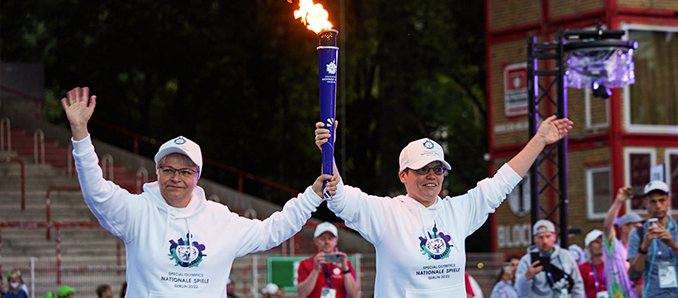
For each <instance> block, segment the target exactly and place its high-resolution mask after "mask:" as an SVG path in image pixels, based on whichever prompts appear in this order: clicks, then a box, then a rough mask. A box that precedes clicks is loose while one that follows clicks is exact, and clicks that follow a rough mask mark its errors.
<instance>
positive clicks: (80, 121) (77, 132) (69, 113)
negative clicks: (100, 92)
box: [61, 87, 97, 141]
mask: <svg viewBox="0 0 678 298" xmlns="http://www.w3.org/2000/svg"><path fill="white" fill-rule="evenodd" d="M96 99H97V97H96V96H95V95H92V96H91V97H90V96H89V87H83V88H80V87H76V88H73V90H71V91H68V93H66V97H64V98H62V99H61V106H63V108H64V111H65V112H66V117H68V122H70V123H71V133H72V134H73V139H74V140H76V141H79V140H82V139H84V138H85V137H87V122H88V121H89V119H90V118H91V117H92V113H94V107H96V105H97V101H96Z"/></svg>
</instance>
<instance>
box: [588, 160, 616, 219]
mask: <svg viewBox="0 0 678 298" xmlns="http://www.w3.org/2000/svg"><path fill="white" fill-rule="evenodd" d="M610 183H611V179H610V167H600V168H590V169H586V204H587V215H588V218H589V219H604V218H605V214H607V210H608V209H610V206H611V205H612V191H611V189H612V186H611V184H610Z"/></svg>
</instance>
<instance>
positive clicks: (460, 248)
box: [328, 165, 521, 298]
mask: <svg viewBox="0 0 678 298" xmlns="http://www.w3.org/2000/svg"><path fill="white" fill-rule="evenodd" d="M520 180H521V177H520V176H518V174H516V173H515V171H513V169H511V167H509V166H508V165H504V166H503V167H502V168H501V169H499V171H498V172H497V174H496V175H495V176H494V177H493V178H487V179H484V180H482V181H480V182H478V186H476V187H475V188H473V189H471V190H469V191H468V192H467V193H466V194H463V195H460V196H456V197H453V198H451V197H446V198H444V199H440V198H437V199H436V202H435V203H434V204H433V205H431V206H430V207H428V208H426V207H424V205H422V204H421V203H419V202H417V201H415V200H414V199H412V198H410V197H408V196H404V195H401V196H398V197H395V198H389V197H376V196H370V195H367V194H365V193H363V192H362V191H360V189H357V188H354V187H350V186H344V185H343V184H342V183H340V184H339V187H338V189H337V195H335V196H334V199H333V200H331V201H329V202H328V207H329V208H330V210H332V211H333V212H334V213H336V214H337V216H339V217H341V218H342V219H343V220H344V221H346V225H347V226H348V227H350V228H351V229H354V230H356V231H358V232H360V234H361V235H362V236H363V237H364V238H365V239H366V240H367V241H369V242H370V243H372V244H373V245H374V247H375V248H376V252H377V276H376V283H375V293H374V297H377V298H379V297H388V298H393V297H408V298H409V297H417V298H429V297H430V298H434V297H435V298H440V297H466V293H465V291H464V271H465V266H466V251H465V243H464V242H465V239H466V237H467V236H468V235H471V234H472V233H473V232H475V230H477V229H478V228H480V226H482V224H483V223H484V222H485V220H487V216H488V213H492V212H494V210H495V208H497V207H499V205H500V204H501V202H502V201H503V200H504V199H505V198H506V195H507V194H508V193H510V192H511V190H512V189H513V187H515V186H516V185H517V184H518V183H519V182H520Z"/></svg>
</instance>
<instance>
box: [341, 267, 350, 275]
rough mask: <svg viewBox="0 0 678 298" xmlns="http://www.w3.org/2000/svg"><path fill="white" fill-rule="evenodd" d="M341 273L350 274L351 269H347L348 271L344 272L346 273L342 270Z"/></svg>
mask: <svg viewBox="0 0 678 298" xmlns="http://www.w3.org/2000/svg"><path fill="white" fill-rule="evenodd" d="M341 273H342V274H348V273H351V268H348V270H346V271H343V270H342V271H341Z"/></svg>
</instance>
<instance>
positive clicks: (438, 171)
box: [413, 167, 445, 175]
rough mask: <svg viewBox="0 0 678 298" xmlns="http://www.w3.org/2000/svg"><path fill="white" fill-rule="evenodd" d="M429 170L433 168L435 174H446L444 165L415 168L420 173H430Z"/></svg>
mask: <svg viewBox="0 0 678 298" xmlns="http://www.w3.org/2000/svg"><path fill="white" fill-rule="evenodd" d="M429 170H433V174H436V175H442V174H445V168H443V167H434V168H429V167H423V168H421V169H417V170H413V171H414V172H415V173H417V174H419V175H428V172H429Z"/></svg>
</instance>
